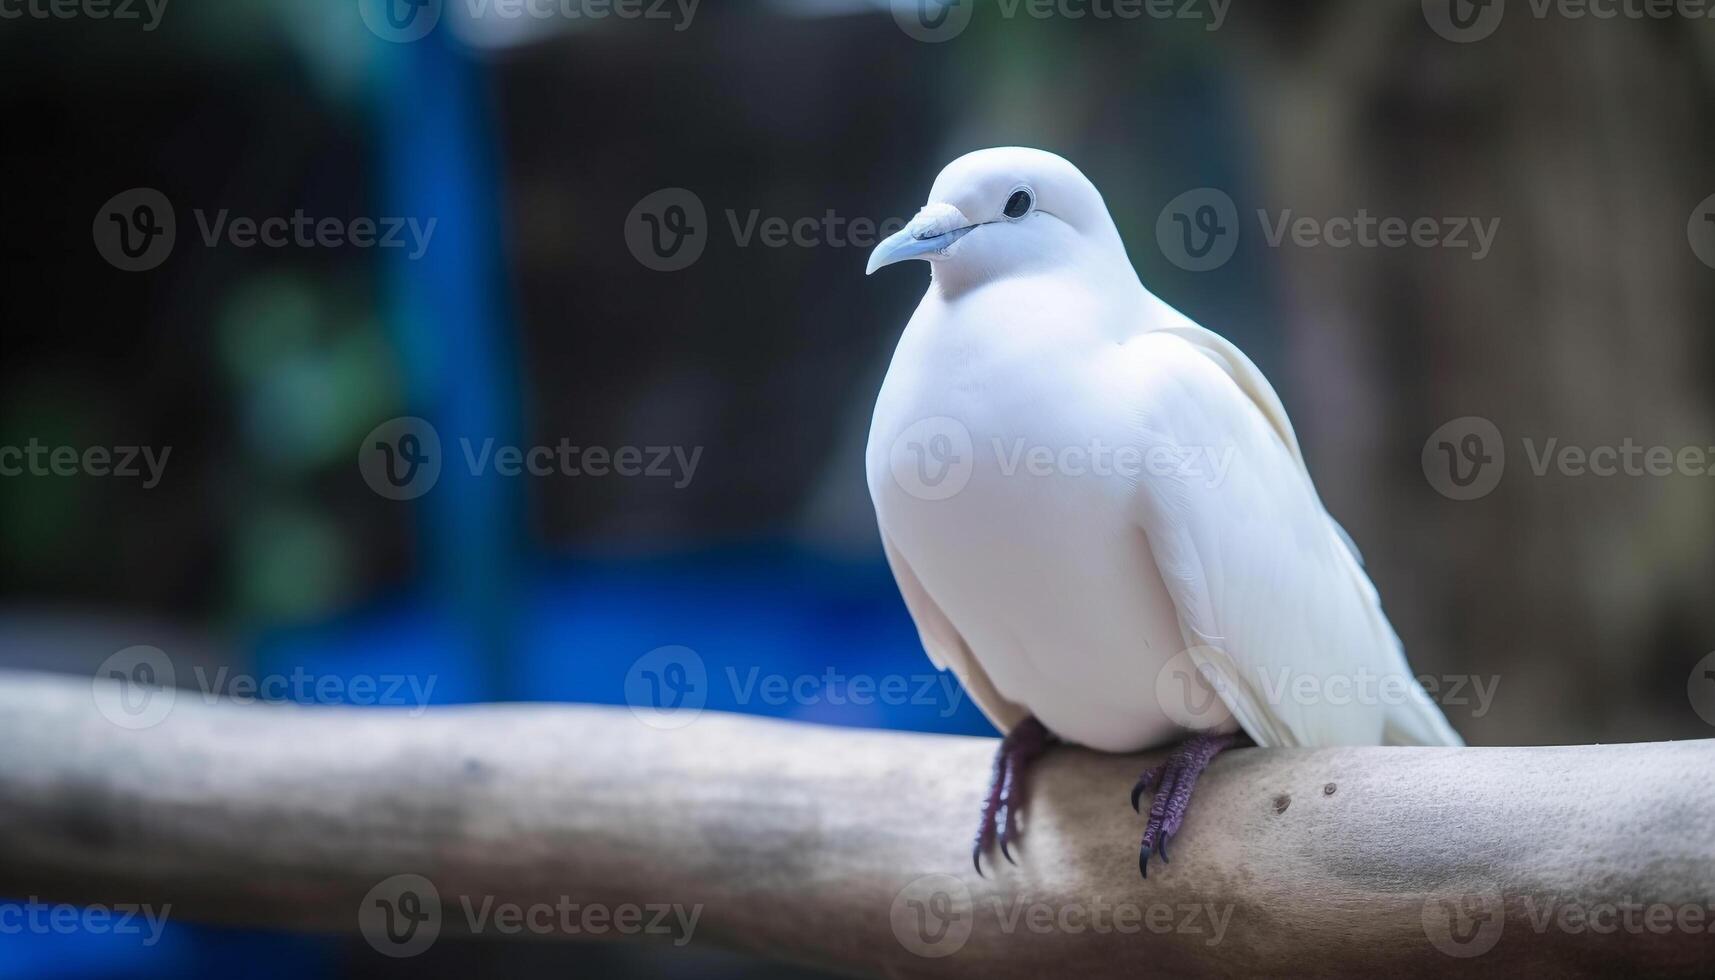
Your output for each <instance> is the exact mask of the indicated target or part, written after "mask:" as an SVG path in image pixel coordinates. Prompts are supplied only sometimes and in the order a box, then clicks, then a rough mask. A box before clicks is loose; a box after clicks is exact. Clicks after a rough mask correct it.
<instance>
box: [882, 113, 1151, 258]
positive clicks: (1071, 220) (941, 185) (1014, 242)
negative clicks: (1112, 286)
mask: <svg viewBox="0 0 1715 980" xmlns="http://www.w3.org/2000/svg"><path fill="white" fill-rule="evenodd" d="M1115 258H1117V259H1118V260H1119V261H1121V262H1125V261H1126V259H1125V247H1124V246H1123V245H1122V244H1121V243H1120V238H1119V232H1118V231H1116V230H1115V228H1114V223H1113V219H1112V218H1110V217H1109V216H1108V209H1107V205H1105V204H1104V203H1102V195H1101V194H1099V193H1097V191H1096V188H1095V185H1094V184H1091V183H1090V181H1089V179H1088V178H1086V177H1085V176H1084V175H1083V174H1082V173H1080V172H1079V171H1078V168H1077V167H1074V166H1072V165H1071V164H1070V163H1068V162H1066V160H1065V159H1064V158H1062V157H1059V156H1056V155H1055V154H1053V153H1048V152H1046V151H1044V150H1032V149H1029V148H1026V147H1019V146H1003V147H996V148H994V149H989V150H977V151H976V152H974V153H967V154H965V155H964V156H962V157H960V158H958V159H957V160H954V161H953V162H952V163H949V164H948V165H947V168H946V169H945V170H942V171H941V175H940V176H939V177H937V178H935V186H934V187H932V188H930V190H929V203H928V204H926V205H924V206H923V209H922V210H921V211H919V212H917V216H916V217H915V218H912V219H911V221H910V222H909V223H907V224H906V226H905V227H904V228H902V229H900V230H899V232H898V233H897V234H894V235H892V236H890V237H888V238H887V239H885V240H883V241H882V242H881V243H880V244H879V245H877V246H876V247H875V251H874V252H872V253H870V257H869V268H868V270H867V272H866V274H868V273H873V272H875V270H877V269H879V268H881V267H883V266H887V265H892V264H894V263H895V262H901V261H904V260H905V259H926V260H928V261H929V262H930V264H931V265H932V266H933V267H934V268H935V278H936V280H937V281H938V282H943V283H948V284H952V285H954V286H956V287H960V288H962V287H966V286H970V285H974V284H978V283H981V282H987V281H991V280H994V279H1001V278H1006V277H1008V276H1014V275H1019V274H1024V273H1030V272H1034V271H1040V270H1042V269H1046V268H1048V267H1050V266H1053V265H1061V264H1066V263H1073V262H1080V261H1086V262H1087V261H1088V260H1090V259H1101V260H1112V259H1115ZM1128 267H1129V264H1128Z"/></svg>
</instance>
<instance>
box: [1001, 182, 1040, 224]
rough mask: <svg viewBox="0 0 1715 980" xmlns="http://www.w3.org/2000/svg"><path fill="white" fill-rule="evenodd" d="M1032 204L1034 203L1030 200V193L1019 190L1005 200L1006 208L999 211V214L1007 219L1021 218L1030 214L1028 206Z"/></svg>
mask: <svg viewBox="0 0 1715 980" xmlns="http://www.w3.org/2000/svg"><path fill="white" fill-rule="evenodd" d="M1034 203H1036V202H1034V201H1033V200H1031V198H1030V192H1029V191H1027V190H1024V189H1023V188H1019V189H1018V190H1016V191H1013V192H1012V196H1011V197H1009V198H1007V199H1006V207H1005V208H1003V209H1001V213H1002V214H1004V215H1006V216H1007V217H1009V218H1022V217H1024V216H1025V215H1027V214H1029V213H1030V206H1031V205H1032V204H1034Z"/></svg>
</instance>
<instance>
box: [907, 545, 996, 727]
mask: <svg viewBox="0 0 1715 980" xmlns="http://www.w3.org/2000/svg"><path fill="white" fill-rule="evenodd" d="M881 544H882V548H883V549H884V550H885V551H886V552H887V564H888V565H889V566H891V567H892V568H893V579H894V581H896V582H898V583H899V594H900V595H901V596H903V597H904V598H905V608H906V609H909V610H910V611H911V619H912V621H913V622H915V623H916V624H917V634H918V636H919V637H920V638H921V639H922V641H923V650H924V651H925V652H926V653H928V654H929V661H930V662H931V663H933V664H934V665H935V666H937V667H939V668H941V669H942V670H951V671H952V672H953V675H954V676H955V677H957V678H958V679H959V684H960V685H961V686H963V687H964V689H965V693H966V694H968V695H970V697H971V700H972V701H975V702H976V703H977V707H978V708H981V709H982V712H983V714H984V715H986V716H987V717H988V720H989V721H991V722H993V723H994V726H995V727H996V728H998V729H1000V730H1001V731H1003V732H1010V731H1012V729H1013V727H1014V726H1016V725H1017V724H1018V723H1019V722H1021V721H1023V720H1024V719H1025V718H1027V717H1029V716H1030V712H1029V711H1027V710H1025V709H1024V708H1022V707H1020V706H1019V705H1016V704H1014V703H1012V702H1011V701H1008V700H1007V699H1006V698H1004V697H1002V696H1001V694H1000V692H999V691H996V690H995V688H994V683H993V682H992V681H990V680H989V675H988V674H987V673H985V672H984V671H983V666H982V664H980V663H978V662H977V658H976V657H974V656H972V654H971V648H970V647H969V646H966V645H965V640H964V637H962V636H960V635H959V631H958V630H956V629H954V628H953V623H952V621H951V620H949V619H948V618H947V614H946V613H944V612H942V611H941V607H940V606H937V605H936V604H935V600H934V599H932V598H930V596H929V593H928V591H927V590H925V589H924V588H923V583H922V582H920V581H918V579H917V573H915V572H913V571H912V570H911V566H910V565H909V564H908V563H907V562H906V561H905V556H904V555H903V554H901V553H900V551H899V549H898V548H896V547H894V544H893V540H892V539H891V538H889V537H888V535H887V529H886V528H882V530H881Z"/></svg>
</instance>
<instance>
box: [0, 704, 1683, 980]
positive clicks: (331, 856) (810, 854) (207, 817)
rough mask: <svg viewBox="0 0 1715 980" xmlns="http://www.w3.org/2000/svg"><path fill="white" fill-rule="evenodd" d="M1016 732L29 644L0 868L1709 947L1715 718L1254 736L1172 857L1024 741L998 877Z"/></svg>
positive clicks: (1363, 970)
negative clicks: (509, 700) (126, 681)
mask: <svg viewBox="0 0 1715 980" xmlns="http://www.w3.org/2000/svg"><path fill="white" fill-rule="evenodd" d="M106 693H107V694H111V693H112V692H111V691H108V692H106ZM994 745H995V743H994V741H993V740H990V739H979V738H954V737H945V736H931V735H914V734H902V733H889V732H876V731H863V730H855V729H838V728H823V727H816V726H811V725H803V724H792V723H784V722H776V721H767V720H761V719H754V718H745V717H739V716H729V715H719V714H714V713H709V714H705V715H703V716H701V717H699V718H697V719H696V720H695V721H694V722H693V723H691V724H689V725H688V726H686V727H683V728H679V729H676V730H659V729H656V728H652V727H650V726H648V725H645V724H643V723H642V722H641V721H639V720H638V719H637V718H636V717H634V716H633V714H632V713H631V712H630V711H629V710H628V709H625V708H604V707H583V706H571V705H490V706H476V707H455V708H436V709H430V710H428V711H427V712H425V713H423V714H422V715H421V716H413V714H412V713H411V712H408V711H405V710H402V709H400V710H395V709H349V708H300V707H290V706H258V705H233V704H230V703H209V702H208V701H206V700H205V699H204V698H203V697H201V696H200V695H199V694H197V693H194V692H188V691H183V692H179V693H178V695H177V698H176V701H175V703H174V705H173V708H172V710H171V712H170V714H169V715H168V716H167V718H166V719H165V720H164V721H162V722H161V723H160V724H158V725H156V726H154V727H151V728H146V729H142V730H135V731H133V730H127V729H124V728H121V727H119V726H117V725H114V724H112V723H111V722H109V721H108V720H106V718H104V716H103V715H102V714H101V713H100V712H98V711H97V710H96V704H95V699H94V698H92V696H91V688H90V682H89V681H88V680H86V679H81V678H72V677H59V676H52V675H45V674H28V673H12V674H4V675H0V894H4V895H11V896H15V897H20V898H22V897H25V896H38V897H40V898H42V899H43V900H53V901H73V902H85V903H108V904H112V903H121V902H138V903H145V902H147V903H156V904H157V905H158V904H160V903H166V902H170V903H172V916H173V917H175V918H183V919H196V920H204V921H215V922H225V923H242V924H252V925H260V926H269V927H282V928H297V929H314V930H325V931H335V932H355V931H357V930H358V929H359V927H360V924H361V923H360V907H361V906H363V905H364V904H365V902H366V901H369V902H370V903H371V904H373V899H374V896H373V895H372V894H371V890H372V889H373V888H375V887H376V886H377V884H378V883H379V882H382V881H383V880H384V879H388V878H389V877H390V876H393V875H398V874H401V873H412V874H417V875H422V876H424V877H425V878H427V879H428V880H429V881H430V882H432V883H433V885H434V887H435V890H436V893H438V896H439V902H440V908H441V915H440V921H439V923H438V934H439V935H458V934H463V933H467V932H471V931H473V924H472V921H471V915H470V913H468V912H467V905H468V907H469V908H470V909H472V910H474V911H475V912H476V913H479V914H480V913H481V912H482V911H483V909H484V908H485V907H486V908H488V909H489V910H490V913H494V912H495V911H496V910H498V909H500V908H501V907H503V906H506V905H509V904H513V905H517V906H520V907H523V908H525V909H526V910H528V909H529V907H531V906H533V905H544V904H545V905H547V906H550V907H552V906H561V907H563V906H565V905H567V904H568V903H575V904H576V905H578V906H580V907H582V906H589V905H599V906H602V907H605V908H606V909H607V910H608V911H609V912H611V911H612V910H614V909H616V908H618V907H620V906H624V905H626V904H628V903H629V904H635V905H638V906H657V905H666V904H673V903H676V904H678V905H679V906H681V909H682V910H686V911H688V910H690V909H691V908H692V907H694V906H700V910H699V911H698V913H697V916H698V917H697V919H696V923H695V927H694V929H693V930H692V932H693V938H694V939H695V940H696V941H710V942H715V943H718V944H722V945H726V946H730V947H736V948H739V949H745V950H751V951H754V952H757V953H760V954H761V955H764V956H768V957H774V958H781V959H788V960H795V961H800V962H805V963H811V964H816V965H820V966H824V967H828V968H831V969H834V970H838V971H841V972H845V973H851V974H859V975H888V976H905V975H918V974H923V975H946V976H973V977H974V976H981V977H991V978H1005V977H1013V976H1038V975H1065V974H1069V973H1072V972H1077V973H1087V974H1097V975H1138V974H1143V973H1148V974H1151V975H1154V974H1170V975H1181V974H1190V973H1232V972H1257V971H1266V972H1269V973H1275V974H1279V973H1293V972H1300V973H1308V972H1315V973H1321V974H1329V973H1349V974H1364V975H1374V974H1377V973H1383V972H1388V973H1409V974H1417V973H1430V972H1436V973H1439V972H1441V971H1443V970H1447V969H1449V968H1457V969H1459V970H1461V971H1468V970H1469V971H1475V972H1478V973H1487V974H1495V975H1501V974H1508V973H1516V972H1517V971H1519V970H1520V969H1521V968H1525V967H1529V968H1532V969H1533V970H1543V971H1552V972H1555V973H1575V974H1576V973H1601V972H1605V971H1610V970H1614V969H1617V968H1620V967H1621V966H1626V965H1630V966H1632V967H1633V968H1635V969H1639V970H1642V971H1643V972H1647V973H1652V974H1658V973H1673V972H1678V973H1685V974H1689V975H1705V976H1707V975H1710V973H1711V972H1712V971H1715V934H1712V933H1711V932H1709V931H1707V930H1708V929H1710V928H1711V925H1712V924H1715V911H1712V910H1711V909H1710V904H1711V902H1712V901H1715V741H1698V742H1679V743H1659V744H1638V745H1605V746H1580V747H1566V748H1513V749H1504V748H1496V749H1482V748H1476V749H1391V748H1354V749H1326V750H1315V751H1262V750H1256V749H1249V750H1241V751H1235V752H1229V753H1227V754H1226V755H1224V756H1222V757H1220V758H1219V759H1217V760H1216V762H1215V764H1214V765H1213V766H1212V767H1211V768H1210V770H1209V772H1208V773H1207V775H1206V776H1205V778H1204V779H1203V780H1202V782H1201V783H1200V784H1199V786H1198V791H1197V798H1196V800H1195V802H1194V804H1193V807H1192V811H1191V815H1190V817H1189V819H1188V820H1187V821H1186V824H1185V830H1184V832H1183V833H1182V834H1181V835H1180V837H1179V838H1178V839H1176V840H1175V841H1174V846H1173V848H1172V856H1173V863H1172V864H1171V865H1168V866H1165V867H1162V866H1160V865H1155V866H1153V867H1152V870H1151V873H1150V877H1149V879H1148V880H1147V881H1143V880H1140V879H1139V878H1138V874H1137V866H1136V847H1137V840H1138V837H1139V835H1140V833H1141V831H1142V820H1141V818H1139V817H1137V816H1136V815H1135V814H1133V813H1132V811H1131V809H1130V807H1129V806H1128V804H1127V802H1126V798H1127V794H1128V792H1129V790H1130V788H1131V785H1132V782H1133V780H1134V779H1135V778H1136V776H1137V774H1138V772H1139V771H1140V770H1141V769H1142V768H1143V767H1144V766H1145V765H1146V759H1145V758H1143V757H1132V758H1123V757H1116V756H1106V755H1100V754H1097V753H1093V752H1087V751H1082V750H1076V749H1071V748H1064V747H1062V748H1056V749H1053V750H1051V751H1050V752H1049V754H1048V755H1047V756H1046V757H1045V758H1044V759H1043V760H1042V762H1040V763H1039V764H1038V765H1037V766H1036V767H1035V769H1034V770H1033V772H1032V779H1033V784H1034V795H1033V799H1032V804H1031V809H1030V811H1029V819H1028V825H1029V826H1028V830H1027V833H1026V836H1025V843H1024V848H1023V852H1022V855H1021V856H1020V866H1019V867H1017V868H1013V867H1011V866H1007V865H1004V864H1003V865H1002V866H1001V867H1000V868H999V869H991V870H990V873H989V876H988V878H987V879H986V880H985V879H979V878H978V877H976V876H975V875H974V874H973V873H972V872H971V868H970V863H969V851H968V848H969V841H970V838H971V831H972V830H973V829H974V821H975V818H976V815H977V810H978V805H979V799H980V796H981V794H982V791H983V784H984V781H985V779H986V777H987V774H988V771H989V756H990V753H991V752H992V750H993V748H994ZM366 896H368V898H367V899H366ZM1634 906H1636V907H1634ZM1610 907H1611V911H1612V915H1611V916H1610V914H1609V909H1610ZM1694 912H1695V913H1696V914H1697V917H1698V920H1697V923H1696V925H1695V926H1693V925H1691V924H1689V922H1690V920H1691V918H1692V917H1693V913H1694ZM1464 913H1470V915H1469V917H1467V916H1466V915H1465V914H1464ZM1450 914H1451V915H1452V918H1451V919H1449V915H1450ZM1664 914H1665V915H1666V916H1668V917H1669V918H1668V927H1667V928H1666V929H1665V930H1664V929H1662V928H1661V923H1662V916H1663V915H1664ZM1580 916H1582V917H1583V919H1585V920H1588V922H1586V923H1584V924H1583V928H1578V927H1577V926H1578V925H1579V923H1580V922H1581V920H1580V918H1579V917H1580ZM648 919H649V915H647V914H645V916H644V918H643V919H642V920H641V921H642V924H647V923H648ZM1628 920H1631V922H1632V924H1630V925H1629V924H1628ZM546 921H547V920H546V918H545V917H540V918H538V919H537V920H536V925H537V926H541V925H543V924H544V923H545V922H546ZM603 921H605V920H603ZM613 921H614V923H615V924H613V925H610V926H609V927H608V928H607V929H606V930H605V932H604V933H603V935H606V936H612V934H613V933H614V932H615V931H617V923H618V919H615V920H613ZM673 921H675V920H673V919H671V918H669V919H668V922H673ZM678 921H679V922H680V925H679V926H676V927H675V933H676V935H677V934H682V933H683V932H684V931H685V930H684V929H683V928H682V925H683V920H682V918H681V919H680V920H678ZM501 922H502V919H501V918H500V917H499V916H497V915H494V914H490V915H489V916H488V917H487V918H485V919H484V920H483V924H482V925H481V926H477V927H474V928H475V931H479V932H482V933H483V934H485V935H490V934H492V935H495V936H497V937H502V938H504V937H505V935H506V931H505V929H504V928H503V927H502V926H501ZM588 924H589V920H588V919H583V920H579V924H577V928H575V929H568V928H565V920H563V919H562V918H561V917H560V916H559V913H557V912H556V913H555V920H554V923H553V925H552V927H550V928H540V929H539V928H534V927H532V926H531V925H530V923H529V921H528V916H527V917H526V923H525V927H524V928H523V929H522V930H521V932H520V935H532V934H535V933H537V932H545V933H547V934H548V935H551V936H555V937H566V936H568V934H571V935H570V938H579V937H580V936H588V935H589V933H590V932H592V931H595V930H592V929H586V928H584V926H587V925H588ZM1609 925H1611V926H1612V930H1611V931H1597V930H1598V929H1603V928H1605V927H1607V926H1609ZM662 938H666V937H662ZM677 938H679V939H681V940H682V939H683V936H682V935H677ZM1462 939H1471V940H1472V941H1471V943H1470V944H1468V945H1464V946H1460V945H1459V942H1460V940H1462ZM1438 944H1439V945H1438ZM1444 948H1451V949H1453V950H1454V951H1455V952H1461V953H1469V952H1472V951H1474V950H1477V949H1479V948H1482V949H1484V950H1486V951H1484V952H1482V953H1481V955H1477V956H1474V957H1470V958H1454V957H1452V956H1451V955H1449V953H1447V952H1444V951H1443V949H1444ZM922 953H928V954H935V955H930V956H925V955H920V954H922ZM940 954H945V955H940Z"/></svg>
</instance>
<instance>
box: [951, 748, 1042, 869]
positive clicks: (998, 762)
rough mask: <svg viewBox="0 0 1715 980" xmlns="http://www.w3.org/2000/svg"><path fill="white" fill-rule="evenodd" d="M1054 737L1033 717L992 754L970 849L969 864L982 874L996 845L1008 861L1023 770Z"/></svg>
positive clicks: (1021, 795)
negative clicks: (985, 863) (989, 772)
mask: <svg viewBox="0 0 1715 980" xmlns="http://www.w3.org/2000/svg"><path fill="white" fill-rule="evenodd" d="M1053 738H1054V736H1052V735H1050V734H1049V733H1048V729H1046V728H1044V727H1043V726H1042V723H1041V722H1039V721H1037V720H1036V719H1035V718H1034V717H1031V718H1026V719H1024V720H1023V721H1021V722H1019V723H1018V725H1017V726H1016V727H1014V728H1013V730H1012V731H1010V732H1007V733H1006V737H1005V738H1003V739H1001V740H1000V748H998V749H996V750H995V753H994V772H993V773H992V774H991V775H990V777H989V791H988V796H987V797H985V798H984V799H983V813H982V822H981V823H979V824H978V825H977V837H976V842H975V844H974V845H973V846H972V847H971V864H973V865H975V866H976V869H977V874H978V875H981V874H982V873H983V855H984V854H986V853H988V852H990V851H992V850H993V849H994V845H995V841H996V840H999V842H1000V852H1001V854H1003V855H1005V856H1006V859H1007V860H1008V861H1011V862H1012V863H1014V864H1016V863H1017V862H1016V861H1012V850H1011V847H1012V844H1013V843H1014V842H1016V841H1017V840H1018V838H1019V827H1018V817H1019V813H1020V811H1022V810H1023V809H1024V798H1025V782H1024V776H1025V770H1026V769H1027V768H1029V766H1030V764H1031V763H1032V762H1034V761H1036V758H1037V757H1038V756H1040V755H1041V754H1042V753H1043V751H1044V750H1046V749H1047V748H1048V745H1049V743H1051V742H1052V741H1053Z"/></svg>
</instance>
